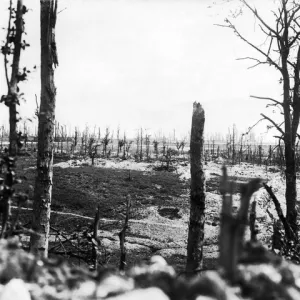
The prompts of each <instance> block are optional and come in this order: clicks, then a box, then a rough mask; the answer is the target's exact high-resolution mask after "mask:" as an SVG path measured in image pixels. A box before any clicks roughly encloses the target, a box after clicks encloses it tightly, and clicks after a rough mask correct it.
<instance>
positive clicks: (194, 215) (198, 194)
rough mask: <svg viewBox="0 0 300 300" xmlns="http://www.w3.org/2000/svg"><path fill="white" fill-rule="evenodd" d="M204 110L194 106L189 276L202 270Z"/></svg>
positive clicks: (191, 154)
mask: <svg viewBox="0 0 300 300" xmlns="http://www.w3.org/2000/svg"><path fill="white" fill-rule="evenodd" d="M204 123H205V115H204V110H203V108H202V107H201V105H200V103H196V102H195V103H194V104H193V117H192V130H191V142H190V159H191V194H190V200H191V207H190V222H189V233H188V244H187V263H186V273H187V275H188V276H189V275H193V274H195V273H196V272H197V271H200V270H201V269H202V263H203V261H202V260H203V242H204V221H205V173H204V170H203V144H204V139H203V130H204Z"/></svg>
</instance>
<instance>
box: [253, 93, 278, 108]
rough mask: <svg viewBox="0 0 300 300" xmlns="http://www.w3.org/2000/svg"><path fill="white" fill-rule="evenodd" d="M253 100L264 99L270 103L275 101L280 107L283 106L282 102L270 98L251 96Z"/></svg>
mask: <svg viewBox="0 0 300 300" xmlns="http://www.w3.org/2000/svg"><path fill="white" fill-rule="evenodd" d="M250 97H251V98H255V99H262V100H268V101H273V102H274V103H276V104H278V105H280V106H283V104H282V102H280V101H278V100H275V99H273V98H270V97H259V96H253V95H250Z"/></svg>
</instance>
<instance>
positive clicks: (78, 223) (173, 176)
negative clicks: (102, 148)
mask: <svg viewBox="0 0 300 300" xmlns="http://www.w3.org/2000/svg"><path fill="white" fill-rule="evenodd" d="M223 163H224V161H222V160H216V161H215V162H208V163H207V164H206V165H205V170H206V178H207V180H206V191H207V193H206V225H205V245H204V269H214V268H215V267H216V264H217V258H218V233H219V225H220V209H221V204H222V202H221V200H222V199H221V196H220V193H219V179H220V174H221V167H222V165H223ZM160 164H161V163H160V162H150V163H144V162H143V163H136V162H134V161H132V160H125V161H122V160H120V159H111V160H104V159H98V160H96V165H95V166H91V162H90V161H89V160H83V159H71V160H67V161H66V160H65V159H56V161H55V167H54V182H53V203H52V210H53V213H52V215H51V227H52V230H51V233H52V237H51V244H50V248H51V247H52V249H57V248H55V247H54V246H53V245H55V243H57V242H60V243H62V244H64V242H65V240H64V237H63V236H70V235H71V234H74V233H76V232H80V231H82V230H84V229H86V230H87V231H91V230H92V223H93V218H94V216H95V212H96V208H97V206H98V205H100V206H99V207H100V217H101V218H102V219H101V222H100V231H99V236H100V237H101V243H102V247H103V248H102V249H103V251H102V258H101V259H102V260H103V264H106V265H107V266H111V267H118V265H119V255H120V250H119V237H118V233H119V231H120V230H121V228H122V225H123V222H124V218H125V211H126V198H127V197H130V199H131V205H132V207H131V217H130V223H129V225H130V226H129V229H128V233H127V265H128V266H132V265H134V264H135V263H136V262H138V261H140V260H143V259H147V258H148V257H149V256H151V255H154V254H158V255H161V256H163V257H164V258H165V259H166V260H167V262H168V263H169V264H170V265H172V266H174V268H175V269H176V270H177V271H178V272H181V271H183V270H184V266H185V260H186V243H187V229H188V219H189V181H190V179H189V177H190V175H189V164H188V163H187V162H186V161H184V159H180V162H177V163H176V164H174V167H175V169H174V170H173V171H172V172H168V171H155V169H157V166H160ZM34 165H35V157H34V156H29V157H19V159H18V170H17V172H18V174H19V175H21V176H22V177H23V178H24V179H25V178H26V180H23V183H22V184H20V185H19V187H18V189H19V190H24V189H28V190H29V191H30V197H31V198H32V195H33V192H32V187H31V186H33V185H34V177H35V167H34ZM228 172H229V175H230V176H231V178H232V179H233V180H235V181H237V183H238V184H237V188H236V190H235V195H234V205H233V211H237V209H238V207H239V184H240V183H243V182H247V181H248V180H250V179H251V178H255V177H260V178H262V179H263V180H265V181H266V182H268V184H270V185H272V186H273V190H274V192H275V193H276V195H277V197H278V198H279V200H280V201H281V203H282V208H283V210H284V209H285V207H284V175H283V173H282V172H281V171H280V170H279V169H278V168H276V167H274V166H255V165H251V164H244V163H243V164H240V165H234V166H230V165H228ZM254 198H255V199H256V200H257V202H258V206H257V225H258V230H259V234H258V238H259V239H260V240H261V241H262V242H263V243H264V244H265V245H266V246H268V245H269V244H270V236H271V233H272V215H274V216H276V213H275V210H274V207H273V204H272V203H271V202H270V201H269V199H268V197H267V194H266V192H265V191H264V190H262V189H261V190H259V191H258V192H257V193H256V194H255V195H254ZM29 208H30V205H29ZM55 212H61V213H64V214H57V213H55ZM72 214H75V215H72ZM77 215H79V216H82V217H79V216H77ZM29 216H30V211H26V210H25V211H24V210H23V211H22V213H21V218H20V220H21V221H23V222H25V223H26V222H27V223H28V222H30V218H29ZM58 232H59V233H60V234H59V235H58V234H57V233H58ZM25 240H26V238H25V237H24V241H25ZM54 242H55V243H54ZM78 243H80V241H78ZM24 244H25V243H24ZM78 245H79V244H78ZM65 256H67V257H68V255H65ZM70 261H71V262H72V263H73V264H77V263H79V261H76V259H71V258H70ZM80 263H82V262H80Z"/></svg>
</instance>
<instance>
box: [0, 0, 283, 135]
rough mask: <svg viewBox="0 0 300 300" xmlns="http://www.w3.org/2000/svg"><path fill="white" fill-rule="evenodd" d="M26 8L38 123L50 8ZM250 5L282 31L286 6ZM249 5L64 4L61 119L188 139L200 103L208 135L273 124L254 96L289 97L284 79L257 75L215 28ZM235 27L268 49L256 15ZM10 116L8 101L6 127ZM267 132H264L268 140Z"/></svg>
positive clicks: (196, 1)
mask: <svg viewBox="0 0 300 300" xmlns="http://www.w3.org/2000/svg"><path fill="white" fill-rule="evenodd" d="M23 1H24V4H25V5H27V6H28V7H29V8H31V9H32V10H30V11H29V13H28V14H27V15H26V16H25V19H26V31H27V33H28V34H27V36H25V39H26V41H27V42H28V43H29V44H30V45H31V47H29V48H27V49H26V51H25V52H23V53H22V54H21V67H23V66H26V67H27V68H31V67H33V66H34V65H37V71H36V72H33V73H31V74H30V76H29V80H28V81H27V82H26V84H25V85H24V84H23V85H22V86H21V89H22V91H24V92H25V94H26V99H27V102H26V103H22V108H21V115H22V116H23V117H32V116H33V114H34V110H35V107H36V105H35V96H34V95H35V94H37V95H38V97H39V95H40V79H39V65H40V50H39V41H40V37H39V34H40V33H39V26H40V23H39V2H40V1H38V0H30V1H29V0H27V1H26V0H23ZM8 2H9V1H7V0H1V3H0V25H1V27H5V26H7V17H8V11H7V7H8ZM249 3H251V4H252V5H255V6H256V7H257V9H258V10H259V11H261V13H262V14H265V15H266V16H267V20H269V21H270V23H271V24H272V19H271V18H270V10H271V9H272V8H275V7H276V1H274V0H264V1H261V0H251V1H249ZM239 7H240V4H239V1H238V0H236V1H235V0H233V1H230V2H229V3H228V2H227V1H222V0H214V1H213V0H101V1H100V0H59V11H60V10H63V11H61V12H60V13H59V15H58V22H57V26H56V33H57V48H58V58H59V66H58V67H57V69H56V72H55V82H56V86H57V99H56V101H57V106H56V119H57V120H58V121H59V122H60V123H62V124H66V125H67V126H73V127H75V126H80V127H81V128H84V126H85V125H86V124H88V125H89V126H90V127H93V126H94V125H97V126H100V127H101V128H102V129H104V128H105V126H110V127H111V128H112V129H116V128H117V126H118V124H119V125H120V128H121V130H122V131H123V130H126V132H127V134H128V135H130V136H134V134H135V130H136V129H137V128H140V127H143V128H145V129H147V130H148V131H149V132H150V133H152V135H153V136H154V134H157V133H158V132H159V131H160V130H161V131H162V132H164V133H165V134H166V135H168V134H169V133H170V132H172V133H173V131H174V130H175V132H176V136H177V137H178V138H180V137H183V136H185V135H187V133H188V131H189V130H190V127H191V115H192V103H193V102H194V101H198V102H200V103H201V104H202V105H203V107H204V109H205V114H206V123H205V132H206V134H207V135H211V134H214V133H216V132H220V133H222V134H224V135H225V134H226V133H227V132H228V128H229V127H231V126H232V125H233V124H236V126H237V128H238V130H239V131H240V132H243V131H245V130H246V129H247V128H248V127H249V126H251V125H253V124H254V123H255V122H256V121H257V120H259V118H260V115H259V114H260V112H265V113H268V114H269V115H270V116H272V117H273V116H274V115H275V114H273V113H272V111H271V110H266V109H265V106H266V102H265V101H263V100H255V99H251V98H250V97H249V95H251V94H252V95H258V96H268V97H274V98H277V99H280V85H279V84H278V80H279V77H280V76H279V74H278V73H277V71H276V70H275V69H274V68H271V67H268V66H263V67H257V68H254V69H249V70H248V69H247V68H248V67H249V66H251V65H252V64H253V62H251V61H244V60H243V61H238V60H236V59H237V58H239V57H246V56H252V57H253V56H256V57H258V58H262V57H261V56H259V55H258V54H256V53H255V52H254V51H253V50H251V49H250V48H249V46H247V45H246V44H244V43H243V42H242V41H241V40H239V39H238V38H237V37H236V36H235V35H234V33H233V32H232V31H231V30H230V29H227V28H222V27H218V26H215V25H214V24H216V23H217V24H224V18H225V17H227V16H230V14H231V12H232V11H235V9H239ZM65 8H66V9H65ZM234 22H235V23H236V24H237V26H238V28H240V30H241V32H242V33H243V34H245V36H246V37H248V38H249V39H250V40H253V41H254V42H256V43H257V44H258V45H261V47H264V46H266V45H264V44H263V42H264V41H265V39H264V37H263V36H262V35H261V34H260V30H259V28H258V26H257V21H256V20H255V18H254V17H253V16H251V14H249V13H248V12H247V10H246V9H244V12H243V16H241V17H239V18H238V19H235V20H234ZM4 37H5V31H4V30H2V31H1V36H0V38H1V40H4ZM1 61H2V60H1ZM0 74H1V81H0V82H1V86H0V94H6V92H7V89H6V87H5V79H4V67H3V65H2V64H0ZM7 114H8V110H7V108H6V107H5V106H4V105H3V104H1V106H0V118H1V120H2V121H1V123H2V122H5V120H7V118H8V116H7ZM266 125H267V123H266V122H265V123H262V124H261V125H260V126H259V127H258V129H257V130H256V133H257V135H258V136H259V132H265V131H266ZM262 137H263V138H264V139H265V140H266V138H267V137H266V136H262Z"/></svg>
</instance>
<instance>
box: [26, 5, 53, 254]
mask: <svg viewBox="0 0 300 300" xmlns="http://www.w3.org/2000/svg"><path fill="white" fill-rule="evenodd" d="M40 3H41V7H40V8H41V17H40V18H41V19H40V22H41V104H40V112H39V128H38V156H37V176H36V179H35V190H34V203H33V214H32V229H33V230H34V231H35V233H36V234H32V235H31V239H30V247H31V250H32V251H33V252H35V253H36V252H38V251H42V252H43V254H44V256H45V257H47V255H48V239H49V229H50V213H51V198H52V184H53V182H52V176H53V136H54V127H55V100H56V99H55V96H56V88H55V85H54V67H56V66H57V65H58V61H57V53H56V43H55V23H56V14H57V0H41V2H40Z"/></svg>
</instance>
